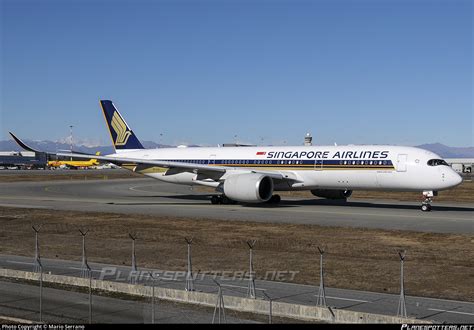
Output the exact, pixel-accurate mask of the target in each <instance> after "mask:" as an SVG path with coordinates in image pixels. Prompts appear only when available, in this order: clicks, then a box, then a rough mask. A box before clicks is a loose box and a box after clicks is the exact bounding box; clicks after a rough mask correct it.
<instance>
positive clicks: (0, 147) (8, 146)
mask: <svg viewBox="0 0 474 330" xmlns="http://www.w3.org/2000/svg"><path fill="white" fill-rule="evenodd" d="M25 143H27V144H28V145H30V146H31V147H33V148H37V149H39V150H44V151H49V152H57V151H59V150H67V151H69V150H70V149H71V146H70V145H69V144H67V143H62V142H53V141H32V140H25ZM142 143H143V146H144V147H145V148H163V147H173V146H169V145H163V144H158V143H156V142H153V141H142ZM193 147H197V146H195V145H193ZM417 147H418V148H422V149H426V150H429V151H432V152H434V153H436V154H438V155H440V156H441V157H443V158H474V147H448V146H445V145H444V144H441V143H430V144H422V145H419V146H417ZM20 150H21V148H20V147H19V146H18V145H17V144H16V143H15V141H13V140H4V141H0V151H20ZM74 151H78V152H84V153H89V154H95V153H96V152H97V151H100V153H101V154H102V155H106V154H111V153H113V152H114V148H113V147H112V146H97V147H90V146H84V145H74Z"/></svg>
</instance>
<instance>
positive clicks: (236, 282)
mask: <svg viewBox="0 0 474 330" xmlns="http://www.w3.org/2000/svg"><path fill="white" fill-rule="evenodd" d="M42 263H43V267H44V269H45V272H47V273H49V272H51V273H52V274H58V275H68V276H79V275H80V269H81V268H80V267H81V263H80V262H76V261H65V260H54V259H42ZM89 265H90V266H91V268H92V270H93V276H94V278H100V276H101V273H102V275H105V274H108V275H106V276H104V277H102V279H105V280H109V281H128V280H129V272H130V267H124V266H114V265H106V264H97V263H90V264H89ZM33 266H34V265H33V262H32V258H27V257H20V256H8V255H0V267H2V268H8V269H17V270H24V271H32V270H33ZM112 271H114V273H113V274H112ZM150 271H151V270H149V269H139V272H141V273H139V274H141V275H142V276H141V282H140V283H147V284H148V285H151V284H150V281H149V280H148V277H147V274H148V273H149V272H150ZM162 275H163V274H162ZM195 275H196V274H195ZM216 279H217V280H218V281H219V282H220V283H221V284H223V291H224V294H225V295H235V296H242V297H243V296H246V294H247V287H248V281H247V280H245V279H230V278H228V277H227V278H222V277H217V278H216ZM255 284H256V289H257V290H256V293H257V298H258V299H264V295H263V290H264V291H265V292H266V294H267V295H268V296H269V297H271V298H272V299H274V300H278V301H283V302H290V303H296V304H302V305H315V304H316V295H317V292H318V289H319V287H318V286H309V285H300V284H292V283H284V282H276V281H262V280H257V281H255ZM155 285H156V286H162V287H168V288H175V289H184V287H185V277H184V274H181V276H179V277H177V278H176V279H171V278H169V279H163V280H159V281H156V282H155ZM195 288H196V290H198V291H203V292H212V293H215V292H216V291H217V289H216V285H215V284H214V283H213V282H212V280H211V277H210V276H199V275H198V276H196V281H195ZM326 301H327V304H328V305H329V306H331V307H333V308H337V309H347V310H352V311H359V312H368V313H377V314H385V315H396V312H397V306H398V301H399V295H393V294H383V293H375V292H366V291H355V290H344V289H335V288H326ZM406 305H407V312H408V315H409V316H410V317H415V318H418V319H425V320H434V321H435V322H440V323H443V322H447V323H474V303H471V302H461V301H453V300H442V299H431V298H421V297H413V296H409V295H408V296H407V297H406Z"/></svg>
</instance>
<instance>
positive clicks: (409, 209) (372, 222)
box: [0, 178, 474, 234]
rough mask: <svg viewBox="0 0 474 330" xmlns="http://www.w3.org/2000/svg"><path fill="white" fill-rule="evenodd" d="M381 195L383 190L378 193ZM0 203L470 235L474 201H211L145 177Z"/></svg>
mask: <svg viewBox="0 0 474 330" xmlns="http://www.w3.org/2000/svg"><path fill="white" fill-rule="evenodd" d="M382 194H383V193H381V195H382ZM0 206H12V207H28V208H49V209H57V210H76V211H98V212H116V213H124V214H134V213H135V214H151V215H160V216H177V217H200V218H206V219H218V220H239V221H258V222H271V223H298V224H313V225H323V226H344V227H362V228H378V229H389V230H411V231H423V232H437V233H458V234H472V233H474V212H473V211H474V205H473V204H455V203H452V204H446V203H443V204H441V203H436V199H435V202H434V203H433V210H432V212H421V210H420V203H419V201H414V202H396V201H388V200H355V199H353V200H350V201H349V202H347V203H344V202H338V201H330V200H325V199H317V198H314V199H308V198H283V200H282V202H281V203H280V204H279V205H278V206H273V205H264V204H256V205H242V204H237V205H211V203H210V200H209V194H207V193H203V192H198V191H196V190H193V189H191V188H190V187H189V186H181V185H174V184H168V183H163V182H160V181H157V180H154V179H149V178H137V179H135V178H131V179H114V180H84V181H79V180H64V181H62V180H61V181H40V182H9V183H0Z"/></svg>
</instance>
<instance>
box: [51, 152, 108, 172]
mask: <svg viewBox="0 0 474 330" xmlns="http://www.w3.org/2000/svg"><path fill="white" fill-rule="evenodd" d="M95 155H96V156H100V151H98V152H96V153H95ZM97 165H99V162H98V161H97V159H90V160H50V161H48V166H49V167H59V168H65V167H72V168H79V167H91V166H97Z"/></svg>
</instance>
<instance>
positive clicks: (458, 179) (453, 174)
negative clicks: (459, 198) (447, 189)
mask: <svg viewBox="0 0 474 330" xmlns="http://www.w3.org/2000/svg"><path fill="white" fill-rule="evenodd" d="M450 181H451V183H452V186H453V187H454V186H458V185H460V184H461V183H462V177H461V176H460V175H459V174H457V173H456V172H454V171H452V172H451V175H450Z"/></svg>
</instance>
